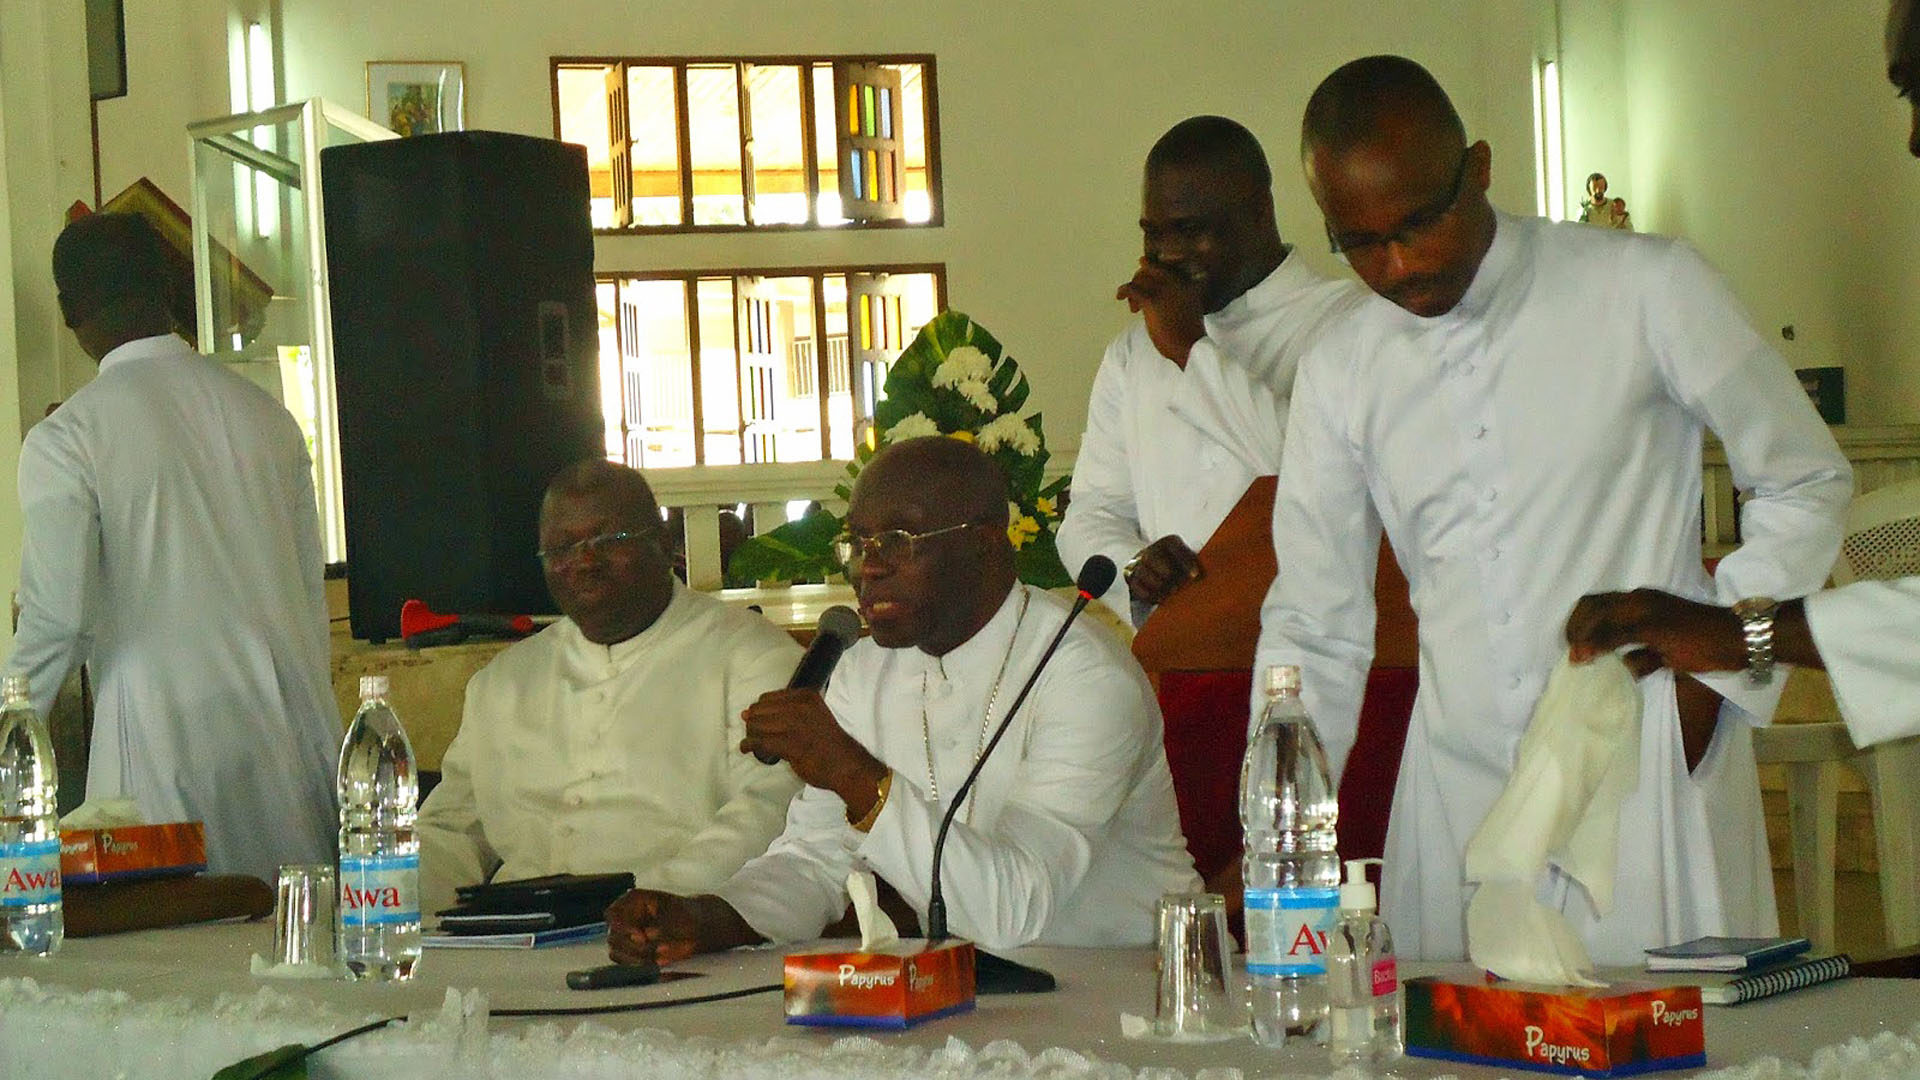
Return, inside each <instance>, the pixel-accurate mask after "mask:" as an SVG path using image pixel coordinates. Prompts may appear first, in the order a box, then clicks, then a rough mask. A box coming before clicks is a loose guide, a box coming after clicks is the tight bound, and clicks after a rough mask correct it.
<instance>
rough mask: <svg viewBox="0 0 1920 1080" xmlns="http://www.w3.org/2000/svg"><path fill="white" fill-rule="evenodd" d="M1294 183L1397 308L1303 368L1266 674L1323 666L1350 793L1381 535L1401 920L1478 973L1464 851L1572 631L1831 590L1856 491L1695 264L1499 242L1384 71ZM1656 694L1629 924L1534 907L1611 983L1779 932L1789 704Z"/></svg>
mask: <svg viewBox="0 0 1920 1080" xmlns="http://www.w3.org/2000/svg"><path fill="white" fill-rule="evenodd" d="M1301 154H1302V157H1303V159H1304V164H1305V168H1306V174H1307V183H1308V186H1309V187H1310V188H1311V189H1312V191H1313V195H1314V199H1315V201H1317V202H1318V203H1319V205H1320V209H1321V211H1322V214H1323V215H1324V217H1325V218H1326V224H1327V232H1328V235H1329V237H1330V239H1331V240H1332V242H1333V245H1334V247H1335V248H1336V249H1337V250H1339V251H1341V252H1343V253H1344V254H1345V256H1346V258H1347V260H1348V261H1349V262H1350V263H1351V264H1352V266H1353V268H1354V270H1355V272H1356V273H1358V274H1359V276H1360V278H1361V279H1362V280H1363V281H1365V282H1366V284H1367V285H1368V287H1370V288H1371V289H1372V290H1373V291H1374V292H1375V293H1376V294H1378V298H1377V299H1373V300H1370V301H1369V302H1368V304H1367V306H1366V307H1364V308H1362V309H1361V310H1360V311H1359V312H1358V313H1356V314H1355V315H1354V316H1353V317H1352V318H1350V319H1348V320H1346V321H1345V322H1343V323H1342V324H1341V325H1340V326H1338V327H1336V328H1335V329H1334V330H1333V331H1331V332H1330V333H1329V334H1328V335H1327V336H1326V337H1325V338H1324V339H1323V340H1322V341H1321V343H1320V344H1319V346H1318V347H1316V349H1315V350H1314V351H1313V352H1311V353H1310V354H1309V355H1308V356H1307V358H1306V359H1305V360H1304V361H1302V363H1301V367H1300V375H1299V379H1298V382H1297V384H1296V386H1295V390H1294V399H1293V414H1292V420H1291V424H1290V427H1289V430H1288V433H1287V445H1286V451H1285V464H1284V466H1283V468H1282V469H1281V473H1280V492H1279V496H1278V498H1277V500H1276V502H1275V505H1274V515H1273V529H1274V538H1275V547H1276V549H1277V551H1278V557H1279V561H1280V565H1281V566H1282V567H1283V568H1284V569H1283V572H1282V573H1281V574H1280V576H1279V578H1278V579H1277V580H1276V581H1275V583H1274V586H1273V588H1272V590H1271V591H1270V592H1269V594H1268V597H1267V601H1266V606H1265V609H1264V611H1263V614H1262V620H1261V623H1262V626H1261V642H1260V648H1259V656H1260V662H1261V663H1263V664H1265V663H1291V664H1299V665H1301V666H1302V668H1303V674H1304V684H1303V690H1304V696H1305V698H1306V701H1307V705H1308V707H1309V709H1310V710H1311V712H1312V713H1313V716H1314V718H1315V719H1316V720H1317V721H1318V722H1319V723H1320V725H1321V730H1322V733H1323V735H1324V736H1325V737H1326V741H1327V744H1328V758H1329V761H1330V763H1331V764H1332V765H1333V766H1334V768H1335V769H1336V770H1338V769H1340V768H1341V767H1342V765H1343V764H1344V761H1345V758H1346V755H1347V751H1348V749H1349V748H1350V747H1351V746H1352V743H1353V735H1354V730H1355V718H1356V715H1357V713H1358V710H1359V706H1360V696H1361V689H1362V687H1363V686H1364V683H1365V678H1366V672H1367V665H1368V661H1369V658H1370V656H1371V653H1372V646H1373V608H1372V597H1373V589H1372V588H1371V584H1372V573H1373V567H1374V561H1373V552H1374V548H1375V545H1376V544H1377V543H1378V539H1379V536H1380V533H1381V530H1382V528H1383V527H1384V529H1385V532H1386V534H1387V537H1388V539H1389V540H1390V541H1391V542H1392V544H1393V549H1394V553H1395V555H1396V556H1397V557H1398V559H1399V562H1400V565H1401V567H1402V568H1404V569H1405V571H1406V575H1407V579H1408V581H1409V583H1410V585H1411V588H1412V597H1413V606H1414V610H1415V612H1416V613H1417V614H1418V616H1419V619H1420V691H1419V696H1418V698H1417V699H1416V702H1415V705H1414V713H1413V719H1412V723H1411V726H1410V728H1409V730H1408V734H1407V743H1406V751H1405V754H1404V757H1403V758H1402V762H1401V766H1400V776H1399V782H1398V786H1397V788H1396V790H1395V793H1394V801H1393V812H1392V820H1391V825H1390V827H1389V832H1388V837H1387V852H1386V878H1385V888H1384V891H1383V894H1382V900H1383V903H1382V909H1383V913H1384V914H1385V916H1386V917H1387V918H1388V919H1389V920H1390V921H1391V922H1392V923H1393V926H1394V929H1395V931H1396V932H1397V933H1398V935H1399V936H1400V943H1401V946H1402V951H1403V952H1405V953H1407V954H1408V955H1411V956H1414V957H1417V958H1422V959H1436V960H1439V959H1458V958H1461V957H1463V956H1465V954H1466V942H1465V918H1464V911H1465V906H1466V900H1467V897H1468V894H1469V892H1470V888H1471V887H1470V886H1469V884H1468V883H1467V882H1466V881H1465V880H1464V869H1463V862H1464V853H1465V850H1466V846H1467V841H1468V839H1469V838H1470V837H1471V836H1472V835H1473V833H1474V831H1475V829H1476V828H1477V827H1478V826H1479V824H1480V822H1481V819H1482V818H1484V817H1485V816H1486V813H1487V810H1488V808H1489V807H1490V806H1491V805H1492V804H1493V802H1494V800H1495V799H1496V798H1497V797H1498V796H1499V794H1500V792H1501V790H1502V788H1503V787H1504V786H1505V784H1506V781H1507V777H1508V775H1509V773H1510V771H1511V769H1512V766H1513V761H1514V754H1515V749H1516V747H1517V745H1518V743H1519V741H1520V737H1521V734H1522V733H1523V732H1524V731H1525V730H1526V725H1527V722H1528V720H1529V718H1530V717H1531V715H1532V712H1533V708H1534V704H1535V702H1536V701H1537V700H1538V698H1539V697H1540V693H1541V690H1542V688H1543V687H1544V685H1545V683H1546V678H1547V675H1548V673H1549V671H1550V670H1551V669H1552V668H1553V665H1554V663H1555V661H1556V660H1557V659H1558V658H1559V657H1560V655H1561V653H1562V652H1563V647H1562V641H1561V636H1560V632H1561V625H1562V621H1563V620H1564V618H1565V616H1566V612H1567V611H1568V610H1569V609H1570V608H1571V607H1572V606H1573V603H1574V601H1575V600H1576V599H1577V598H1578V597H1579V596H1580V595H1581V594H1583V593H1586V592H1590V591H1595V590H1600V589H1625V588H1633V587H1636V586H1642V585H1651V586H1655V587H1659V588H1663V589H1667V590H1669V591H1672V592H1675V593H1679V594H1682V595H1686V596H1690V597H1694V598H1709V597H1719V598H1722V599H1723V600H1725V601H1731V600H1734V599H1739V598H1743V597H1763V596H1771V597H1783V598H1784V597H1791V596H1799V595H1802V594H1804V593H1806V592H1808V591H1810V590H1812V589H1815V588H1818V587H1819V584H1820V581H1821V579H1822V578H1824V577H1825V575H1826V572H1827V568H1828V567H1830V566H1831V565H1832V564H1833V557H1834V555H1835V553H1836V551H1837V550H1838V547H1839V541H1840V516H1841V512H1842V510H1843V509H1844V507H1845V505H1846V501H1847V498H1848V495H1849V493H1850V491H1851V472H1850V470H1849V468H1848V466H1847V463H1846V459H1845V458H1843V457H1842V456H1841V454H1840V451H1839V448H1838V447H1837V446H1835V445H1834V441H1833V437H1832V436H1831V435H1830V434H1829V433H1828V431H1827V429H1826V426H1825V425H1823V424H1822V423H1821V422H1820V419H1819V417H1818V416H1816V415H1815V414H1814V411H1813V407H1812V405H1811V404H1810V403H1809V402H1808V401H1807V397H1806V395H1805V394H1804V393H1802V392H1801V390H1800V388H1799V385H1798V383H1797V382H1796V381H1795V379H1794V377H1793V374H1792V372H1791V371H1789V370H1788V369H1787V366H1786V363H1785V362H1784V361H1783V360H1782V359H1781V358H1780V356H1779V355H1778V354H1776V353H1775V352H1774V351H1773V350H1772V349H1771V348H1769V347H1768V346H1767V345H1766V343H1765V342H1764V341H1762V340H1761V338H1760V337H1759V336H1758V335H1757V334H1755V333H1754V331H1753V330H1752V328H1751V327H1750V326H1749V325H1748V324H1747V322H1746V320H1745V319H1744V318H1743V317H1742V315H1741V312H1740V309H1739V306H1738V304H1737V303H1736V302H1735V300H1734V298H1733V295H1732V293H1731V291H1730V290H1729V289H1728V288H1727V285H1726V283H1725V282H1724V281H1723V280H1722V279H1721V278H1720V276H1719V275H1718V274H1716V273H1715V272H1714V271H1713V270H1712V269H1711V268H1709V267H1708V266H1707V265H1706V264H1705V263H1704V262H1703V261H1702V260H1701V258H1700V257H1699V255H1698V254H1696V253H1695V252H1694V251H1693V250H1692V249H1691V248H1689V247H1688V246H1686V245H1685V244H1683V243H1680V242H1677V241H1674V240H1671V239H1667V238H1662V237H1653V236H1636V235H1633V234H1631V233H1623V232H1615V231H1611V230H1601V229H1593V228H1587V227H1584V226H1580V225H1577V224H1559V225H1556V224H1552V223H1549V222H1546V221H1542V220H1539V219H1536V218H1521V217H1512V216H1509V215H1506V214H1502V213H1498V212H1496V211H1495V210H1494V209H1493V207H1492V206H1491V205H1490V204H1489V203H1488V201H1487V187H1488V184H1489V181H1490V179H1491V175H1492V156H1493V154H1492V150H1491V149H1489V147H1488V146H1487V144H1486V143H1485V142H1475V143H1472V144H1471V145H1469V144H1468V142H1467V140H1466V134H1465V128H1464V126H1463V125H1462V124H1461V121H1460V117H1459V115H1458V114H1457V113H1456V112H1455V111H1454V109H1453V105H1452V103H1451V102H1450V101H1449V100H1448V99H1447V95H1446V93H1445V92H1444V91H1443V90H1441V88H1440V86H1439V84H1438V83H1437V82H1435V81H1434V79H1433V76H1431V75H1430V74H1428V73H1427V71H1426V70H1425V69H1424V68H1422V67H1420V66H1419V65H1418V64H1415V63H1414V62H1412V61H1410V60H1406V59H1403V58H1400V57H1394V56H1374V57H1367V58H1365V59H1361V60H1356V61H1353V62H1352V63H1349V64H1347V65H1345V66H1343V67H1341V68H1340V69H1338V70H1337V71H1335V72H1334V73H1333V74H1332V75H1330V76H1328V77H1327V79H1326V81H1324V82H1323V83H1322V84H1321V85H1320V87H1319V89H1317V90H1316V91H1315V92H1314V94H1313V97H1312V99H1311V100H1310V101H1309V103H1308V105H1307V110H1306V116H1305V119H1304V121H1303V123H1302V134H1301ZM1596 298H1598V302H1596ZM1707 428H1711V429H1712V430H1713V431H1714V433H1715V434H1717V435H1718V436H1719V437H1720V440H1721V442H1722V443H1724V444H1725V446H1726V450H1727V457H1728V460H1729V461H1730V462H1731V464H1732V467H1733V476H1734V482H1735V483H1736V484H1737V485H1738V486H1739V487H1740V488H1742V489H1743V490H1746V491H1749V492H1751V498H1749V499H1748V500H1747V501H1746V503H1745V504H1744V506H1743V508H1742V511H1741V527H1742V528H1741V531H1742V535H1743V536H1744V538H1745V543H1744V544H1743V545H1742V546H1741V547H1740V548H1739V550H1737V551H1735V552H1734V553H1733V554H1731V555H1729V556H1727V557H1726V558H1725V559H1723V560H1722V561H1721V562H1720V564H1719V566H1718V568H1717V570H1716V572H1715V574H1714V575H1713V576H1712V577H1709V576H1708V574H1707V572H1706V570H1705V569H1704V568H1703V567H1702V565H1701V550H1700V492H1701V443H1702V436H1703V434H1704V431H1705V429H1707ZM1641 687H1642V694H1643V709H1642V736H1641V759H1640V768H1639V779H1638V788H1637V790H1636V791H1635V792H1634V794H1633V795H1631V796H1630V797H1629V798H1628V799H1627V801H1626V804H1625V806H1624V807H1623V809H1622V811H1621V819H1620V831H1619V835H1620V841H1619V843H1620V847H1619V852H1618V870H1617V873H1616V882H1615V895H1614V903H1613V907H1612V909H1611V910H1610V911H1607V912H1601V911H1598V910H1596V909H1595V907H1594V905H1593V903H1592V902H1591V900H1590V899H1589V898H1588V897H1587V895H1586V894H1585V893H1584V892H1583V891H1582V890H1581V889H1580V887H1579V886H1578V885H1576V884H1574V883H1573V882H1572V881H1571V880H1570V879H1567V878H1565V877H1564V876H1562V875H1560V874H1559V873H1558V872H1557V871H1552V872H1551V874H1550V877H1549V879H1548V880H1546V881H1543V882H1542V884H1541V898H1542V899H1543V900H1544V901H1545V902H1546V903H1548V904H1549V905H1551V906H1554V907H1556V908H1558V909H1559V910H1561V911H1562V912H1564V913H1565V915H1566V916H1567V918H1568V921H1569V923H1570V924H1571V925H1572V926H1573V927H1574V928H1575V930H1576V931H1578V932H1579V933H1581V935H1582V936H1583V937H1584V939H1585V940H1586V942H1587V945H1588V947H1589V948H1590V949H1591V951H1592V954H1593V958H1594V960H1595V961H1597V962H1599V963H1602V964H1607V963H1613V964H1621V963H1632V962H1637V961H1638V960H1639V958H1640V950H1641V949H1643V948H1646V947H1649V946H1655V945H1661V944H1669V943H1672V942H1677V941H1685V940H1687V939H1689V938H1693V937H1697V936H1701V935H1705V934H1727V935H1758V934H1770V933H1773V932H1775V929H1776V925H1777V917H1776V913H1775V910H1774V903H1773V883H1772V875H1771V871H1770V866H1769V860H1768V858H1767V850H1766V843H1765V833H1764V830H1763V827H1762V819H1761V812H1760V798H1759V786H1758V782H1757V779H1756V777H1755V773H1754V761H1753V748H1752V743H1751V739H1750V733H1749V728H1748V725H1750V724H1752V723H1756V722H1764V721H1765V719H1766V718H1767V717H1768V716H1769V715H1770V714H1771V712H1772V710H1773V706H1774V704H1775V702H1776V701H1777V699H1778V695H1779V686H1778V685H1777V683H1776V684H1775V685H1773V686H1757V685H1752V684H1750V683H1749V682H1748V681H1747V679H1746V677H1745V676H1732V677H1726V676H1722V677H1707V678H1705V679H1703V680H1701V681H1699V682H1695V681H1693V680H1687V681H1685V682H1683V683H1681V684H1680V685H1679V686H1678V687H1676V684H1675V681H1674V679H1673V678H1672V677H1671V675H1669V674H1661V675H1656V676H1653V677H1650V678H1648V679H1646V680H1644V681H1643V682H1642V684H1641ZM1722 699H1724V700H1722ZM1683 729H1684V730H1685V732H1686V733H1687V734H1688V736H1689V738H1686V739H1683ZM1690 767H1691V768H1690Z"/></svg>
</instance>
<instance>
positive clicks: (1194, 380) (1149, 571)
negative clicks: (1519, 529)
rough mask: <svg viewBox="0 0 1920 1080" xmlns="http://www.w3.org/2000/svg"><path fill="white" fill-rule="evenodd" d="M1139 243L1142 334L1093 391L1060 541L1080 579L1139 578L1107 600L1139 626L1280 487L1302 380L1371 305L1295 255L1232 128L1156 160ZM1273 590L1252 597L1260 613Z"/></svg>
mask: <svg viewBox="0 0 1920 1080" xmlns="http://www.w3.org/2000/svg"><path fill="white" fill-rule="evenodd" d="M1140 234H1141V240H1142V246H1143V248H1144V251H1143V253H1142V255H1141V256H1140V265H1139V269H1138V270H1136V271H1135V272H1134V275H1133V277H1132V279H1131V280H1129V281H1128V282H1126V283H1125V284H1123V285H1121V286H1120V288H1119V291H1118V293H1117V294H1116V297H1115V298H1116V299H1120V300H1125V301H1126V302H1127V306H1128V307H1130V308H1131V309H1132V310H1133V311H1134V312H1136V313H1138V314H1139V315H1140V318H1139V320H1138V321H1136V322H1135V323H1134V324H1133V326H1132V327H1130V328H1129V329H1128V330H1127V332H1126V333H1124V334H1122V335H1120V336H1119V337H1118V338H1116V339H1114V342H1113V344H1111V345H1109V346H1107V353H1106V356H1105V357H1104V358H1102V360H1101V361H1100V369H1099V371H1098V372H1097V373H1096V374H1095V375H1094V378H1093V395H1092V399H1091V400H1090V401H1089V403H1088V405H1087V430H1086V434H1085V435H1083V436H1082V437H1081V441H1080V451H1079V454H1078V455H1077V456H1076V457H1075V459H1074V466H1073V487H1072V491H1073V499H1072V501H1070V502H1069V503H1068V504H1067V516H1066V520H1065V521H1064V522H1062V523H1061V526H1060V535H1059V539H1058V543H1059V546H1060V553H1061V556H1062V558H1063V559H1064V560H1065V562H1066V564H1067V565H1068V566H1075V567H1077V566H1079V565H1081V564H1082V563H1084V562H1085V561H1086V560H1087V559H1088V558H1089V557H1091V556H1093V555H1105V556H1107V557H1108V558H1110V559H1112V560H1113V564H1114V565H1115V566H1121V567H1125V568H1126V569H1125V571H1124V573H1123V575H1122V578H1121V581H1120V582H1119V583H1117V584H1116V585H1115V586H1114V587H1113V588H1110V589H1109V590H1108V592H1107V595H1106V597H1105V599H1106V601H1107V602H1108V603H1109V604H1111V605H1112V606H1113V607H1114V608H1115V609H1116V610H1117V611H1119V612H1120V613H1121V614H1122V615H1125V616H1131V617H1133V619H1134V621H1135V622H1139V621H1143V620H1144V618H1145V616H1146V614H1147V613H1148V612H1150V611H1151V610H1152V609H1153V607H1154V605H1157V604H1159V603H1161V602H1162V601H1164V600H1166V599H1167V597H1169V596H1171V595H1173V593H1174V592H1176V591H1178V590H1179V589H1180V588H1181V587H1182V586H1184V585H1186V584H1187V583H1188V582H1189V581H1191V580H1193V579H1194V578H1195V577H1197V576H1199V573H1200V563H1199V559H1198V557H1197V556H1196V554H1195V552H1197V551H1199V550H1200V549H1201V548H1202V547H1203V546H1204V545H1205V544H1206V542H1207V540H1208V538H1209V537H1211V536H1212V535H1213V533H1214V530H1215V529H1217V528H1219V526H1220V524H1221V522H1222V521H1223V520H1225V518H1226V517H1227V515H1228V513H1229V512H1231V511H1232V510H1233V509H1234V507H1235V505H1236V504H1238V503H1239V501H1240V498H1241V496H1242V495H1244V494H1245V493H1246V491H1247V486H1248V485H1249V484H1251V483H1252V482H1253V481H1254V479H1255V478H1257V477H1262V476H1272V475H1274V474H1275V473H1277V472H1279V471H1280V444H1281V437H1282V435H1283V433H1284V431H1285V427H1286V415H1287V396H1288V395H1289V394H1290V393H1291V392H1292V390H1293V372H1294V367H1295V366H1296V364H1297V363H1298V362H1299V358H1300V356H1301V354H1302V353H1304V352H1305V351H1306V349H1307V347H1308V346H1309V345H1311V344H1312V343H1313V341H1314V340H1315V339H1316V338H1317V337H1318V335H1319V333H1320V331H1321V329H1322V328H1323V327H1324V326H1325V325H1326V324H1327V323H1328V322H1330V321H1331V320H1333V319H1336V318H1338V317H1339V316H1341V315H1343V314H1345V313H1346V312H1348V311H1350V310H1352V309H1353V308H1354V307H1355V306H1357V305H1358V304H1359V303H1360V301H1361V299H1362V297H1364V295H1365V293H1363V292H1362V291H1361V290H1360V289H1358V288H1356V287H1355V286H1354V285H1352V284H1351V283H1350V282H1336V281H1329V280H1327V279H1325V278H1322V277H1320V276H1319V275H1318V274H1315V273H1314V272H1313V271H1312V270H1309V269H1308V268H1307V267H1306V264H1305V263H1304V261H1303V260H1301V259H1298V258H1295V257H1293V249H1292V248H1291V247H1288V246H1287V245H1286V244H1284V243H1282V242H1281V240H1280V230H1279V227H1278V225H1276V224H1275V222H1274V214H1273V173H1272V171H1271V170H1270V169H1269V168H1268V166H1267V157H1266V154H1265V153H1263V152H1262V151H1261V149H1260V143H1259V142H1258V140H1256V139H1255V138H1254V137H1253V133H1252V132H1250V131H1248V130H1247V129H1246V128H1244V127H1242V126H1240V125H1239V124H1237V123H1235V122H1234V121H1232V120H1229V119H1227V118H1226V117H1223V116H1196V117H1193V118H1191V119H1187V120H1182V121H1181V122H1180V123H1178V124H1175V125H1174V126H1173V128H1172V129H1171V130H1169V131H1168V132H1167V133H1166V134H1165V135H1162V136H1161V137H1160V140H1159V141H1158V142H1156V143H1154V144H1153V149H1152V150H1150V151H1148V152H1147V165H1146V179H1145V182H1144V184H1143V186H1142V191H1141V198H1140ZM1263 512H1264V511H1263ZM1265 588H1266V581H1265V580H1261V581H1258V582H1253V583H1250V584H1249V585H1248V586H1247V598H1246V609H1247V611H1248V612H1249V613H1251V612H1252V611H1253V610H1254V609H1255V608H1256V607H1257V606H1258V604H1259V602H1260V595H1261V593H1262V592H1263V591H1264V590H1265ZM1251 617H1252V616H1251V614H1249V620H1251Z"/></svg>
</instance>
